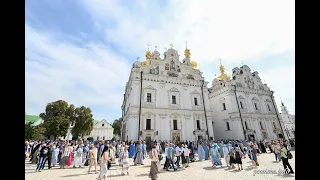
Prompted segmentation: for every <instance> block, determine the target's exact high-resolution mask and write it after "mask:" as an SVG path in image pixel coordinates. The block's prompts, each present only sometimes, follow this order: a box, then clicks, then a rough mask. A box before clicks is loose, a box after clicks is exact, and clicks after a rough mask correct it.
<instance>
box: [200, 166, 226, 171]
mask: <svg viewBox="0 0 320 180" xmlns="http://www.w3.org/2000/svg"><path fill="white" fill-rule="evenodd" d="M203 169H204V170H208V171H210V170H217V169H223V167H217V168H216V167H204V168H203Z"/></svg>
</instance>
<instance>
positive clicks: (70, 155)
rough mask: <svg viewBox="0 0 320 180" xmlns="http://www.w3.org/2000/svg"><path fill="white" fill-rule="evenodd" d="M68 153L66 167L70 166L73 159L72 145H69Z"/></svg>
mask: <svg viewBox="0 0 320 180" xmlns="http://www.w3.org/2000/svg"><path fill="white" fill-rule="evenodd" d="M68 148H69V149H68V151H69V152H70V153H69V157H68V161H67V164H66V165H67V166H71V165H72V159H73V143H71V145H70V146H68Z"/></svg>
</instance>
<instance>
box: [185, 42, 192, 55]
mask: <svg viewBox="0 0 320 180" xmlns="http://www.w3.org/2000/svg"><path fill="white" fill-rule="evenodd" d="M185 43H186V49H185V50H184V55H185V56H187V57H189V56H190V54H191V53H190V49H188V42H187V41H186V42H185Z"/></svg>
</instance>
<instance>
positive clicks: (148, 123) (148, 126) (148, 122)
mask: <svg viewBox="0 0 320 180" xmlns="http://www.w3.org/2000/svg"><path fill="white" fill-rule="evenodd" d="M146 130H151V119H147V122H146Z"/></svg>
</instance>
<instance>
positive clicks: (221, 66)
mask: <svg viewBox="0 0 320 180" xmlns="http://www.w3.org/2000/svg"><path fill="white" fill-rule="evenodd" d="M219 69H220V72H221V74H220V76H218V79H225V78H230V76H229V75H228V74H226V73H225V72H224V66H223V65H222V64H221V65H220V68H219Z"/></svg>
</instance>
